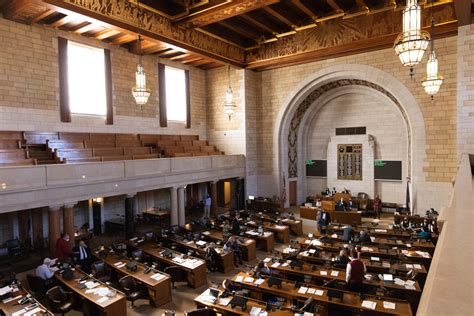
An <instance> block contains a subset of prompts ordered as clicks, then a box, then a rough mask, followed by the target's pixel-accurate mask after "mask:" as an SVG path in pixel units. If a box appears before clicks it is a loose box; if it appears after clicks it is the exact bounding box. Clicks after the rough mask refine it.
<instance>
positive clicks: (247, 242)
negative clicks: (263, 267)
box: [201, 229, 257, 261]
mask: <svg viewBox="0 0 474 316" xmlns="http://www.w3.org/2000/svg"><path fill="white" fill-rule="evenodd" d="M201 234H202V235H203V236H204V237H203V238H204V239H206V240H209V241H213V242H221V243H223V244H224V243H226V242H227V240H224V233H223V232H222V231H218V230H214V229H211V230H206V231H203V232H202V233H201ZM239 238H242V237H239ZM240 249H241V250H242V259H243V260H245V261H252V260H255V259H256V258H257V242H256V241H255V240H253V239H250V238H243V242H242V245H241V246H240Z"/></svg>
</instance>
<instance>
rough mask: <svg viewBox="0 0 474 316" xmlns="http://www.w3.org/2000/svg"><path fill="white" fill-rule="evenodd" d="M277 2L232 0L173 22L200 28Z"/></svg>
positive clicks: (270, 0)
mask: <svg viewBox="0 0 474 316" xmlns="http://www.w3.org/2000/svg"><path fill="white" fill-rule="evenodd" d="M277 2H280V0H234V1H230V2H228V3H225V4H223V5H221V6H216V7H214V8H210V9H209V10H202V11H198V12H196V13H191V14H189V15H187V16H185V17H182V18H178V19H175V20H173V22H175V23H179V24H185V25H186V26H188V27H191V28H195V27H201V26H205V25H208V24H211V23H215V22H219V21H222V20H225V19H228V18H231V17H234V16H237V15H241V14H242V13H246V12H250V11H253V10H256V9H260V8H262V7H266V6H269V5H271V4H274V3H277Z"/></svg>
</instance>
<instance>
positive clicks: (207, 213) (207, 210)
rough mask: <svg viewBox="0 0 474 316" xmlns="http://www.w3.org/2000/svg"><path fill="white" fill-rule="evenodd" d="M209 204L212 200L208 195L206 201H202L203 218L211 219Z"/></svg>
mask: <svg viewBox="0 0 474 316" xmlns="http://www.w3.org/2000/svg"><path fill="white" fill-rule="evenodd" d="M211 204H212V198H211V196H210V195H209V194H208V195H207V197H206V199H205V200H204V218H210V217H211Z"/></svg>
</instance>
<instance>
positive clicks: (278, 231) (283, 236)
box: [245, 221, 290, 244]
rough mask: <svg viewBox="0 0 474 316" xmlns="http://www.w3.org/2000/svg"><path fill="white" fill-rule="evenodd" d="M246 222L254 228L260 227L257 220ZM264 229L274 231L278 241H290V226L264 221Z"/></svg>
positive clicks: (283, 242)
mask: <svg viewBox="0 0 474 316" xmlns="http://www.w3.org/2000/svg"><path fill="white" fill-rule="evenodd" d="M245 224H246V225H247V226H250V227H253V228H258V224H257V223H256V222H255V221H248V222H245ZM263 229H264V230H266V231H270V232H272V233H273V234H274V235H275V238H276V239H277V240H278V242H280V243H282V244H286V243H288V242H290V228H289V227H288V226H285V225H277V224H273V223H268V222H264V223H263Z"/></svg>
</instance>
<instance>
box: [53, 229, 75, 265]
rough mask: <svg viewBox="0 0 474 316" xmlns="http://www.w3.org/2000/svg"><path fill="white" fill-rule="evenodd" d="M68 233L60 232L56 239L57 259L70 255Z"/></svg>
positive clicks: (66, 257) (67, 257)
mask: <svg viewBox="0 0 474 316" xmlns="http://www.w3.org/2000/svg"><path fill="white" fill-rule="evenodd" d="M69 240H70V238H69V235H68V234H64V233H62V234H61V237H59V238H58V240H56V254H55V255H56V258H58V259H59V260H63V259H69V258H70V257H71V255H72V251H71V247H69Z"/></svg>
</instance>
